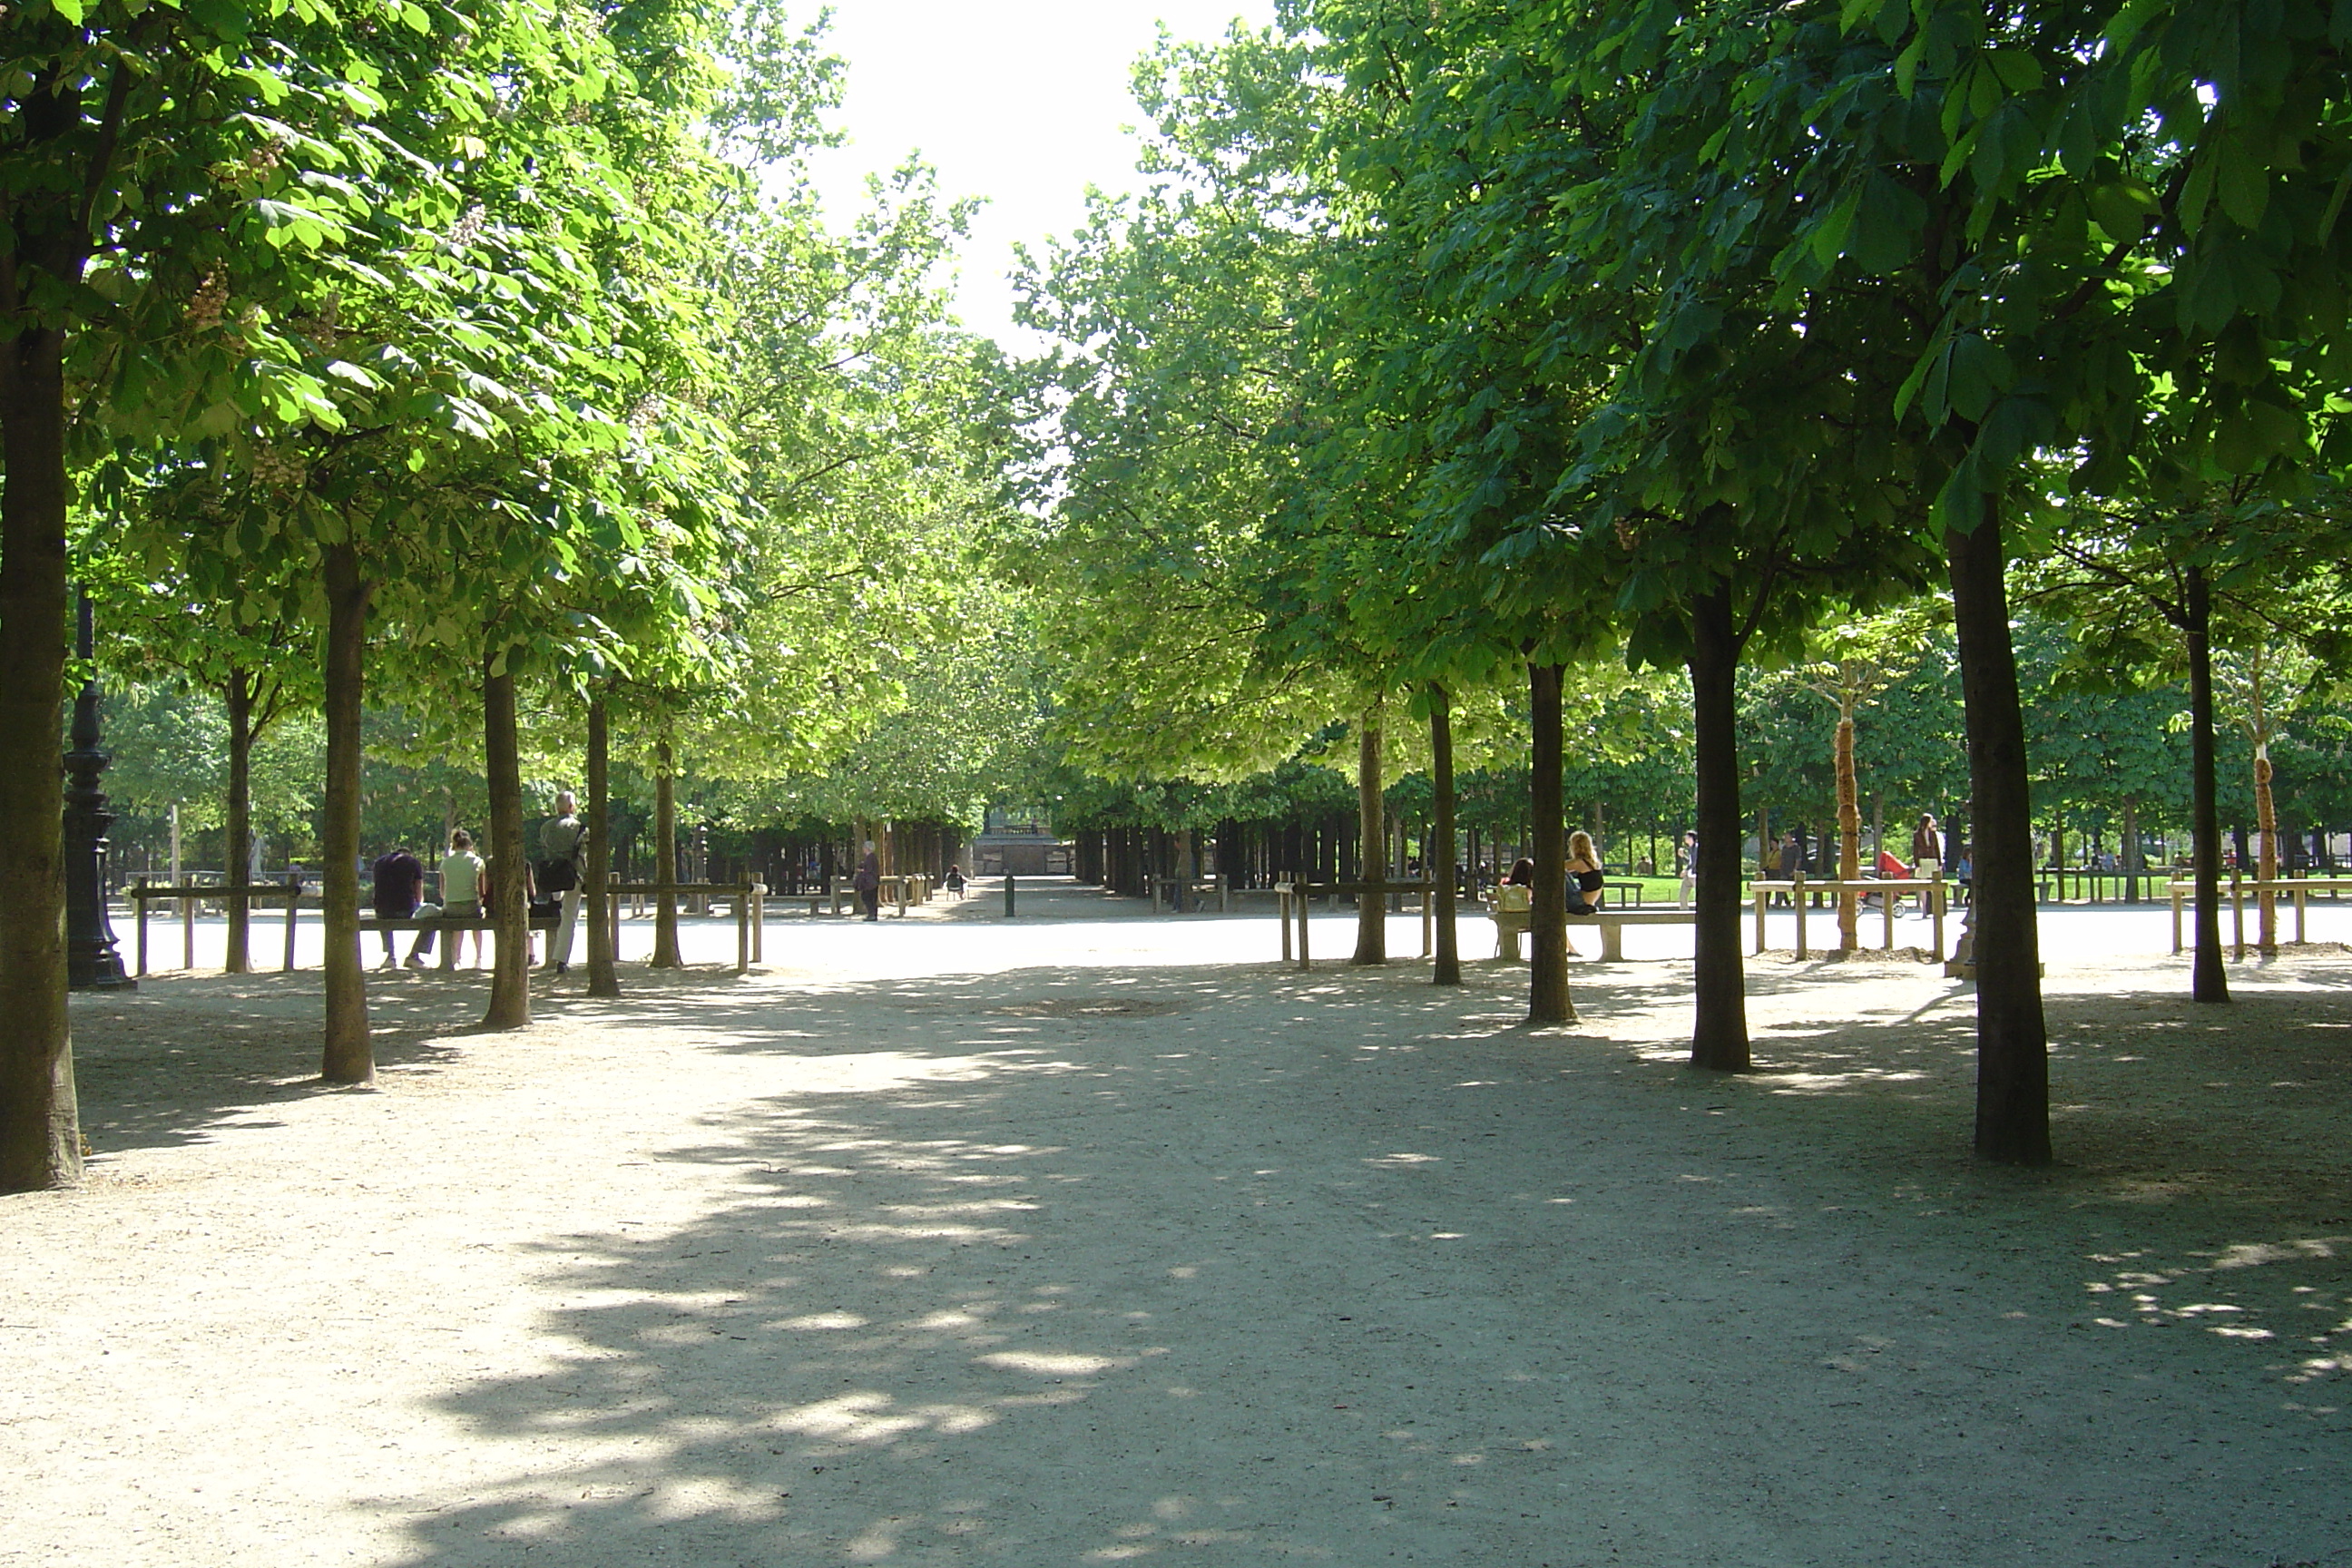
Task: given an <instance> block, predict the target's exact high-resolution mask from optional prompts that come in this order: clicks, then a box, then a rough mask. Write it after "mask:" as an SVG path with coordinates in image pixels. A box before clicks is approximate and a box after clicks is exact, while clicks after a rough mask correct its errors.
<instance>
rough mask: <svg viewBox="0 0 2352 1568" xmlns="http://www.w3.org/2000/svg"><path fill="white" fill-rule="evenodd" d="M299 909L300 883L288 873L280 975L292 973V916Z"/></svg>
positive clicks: (300, 900)
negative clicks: (284, 931) (283, 950)
mask: <svg viewBox="0 0 2352 1568" xmlns="http://www.w3.org/2000/svg"><path fill="white" fill-rule="evenodd" d="M301 907H302V884H301V881H300V880H299V879H298V878H296V877H295V876H294V875H293V874H292V873H290V872H289V873H288V875H287V878H286V962H285V963H283V964H281V965H279V967H278V973H281V974H291V973H294V916H295V912H296V911H297V910H299V909H300V908H301Z"/></svg>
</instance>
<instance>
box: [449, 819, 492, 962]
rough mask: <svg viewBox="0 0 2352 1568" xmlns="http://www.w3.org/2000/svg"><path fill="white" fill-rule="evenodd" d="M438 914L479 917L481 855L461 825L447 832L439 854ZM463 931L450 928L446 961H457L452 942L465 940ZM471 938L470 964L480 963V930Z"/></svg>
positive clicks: (469, 918)
mask: <svg viewBox="0 0 2352 1568" xmlns="http://www.w3.org/2000/svg"><path fill="white" fill-rule="evenodd" d="M441 918H442V919H444V920H448V921H478V920H480V919H481V918H482V858H481V857H480V856H478V855H477V854H475V853H474V836H473V835H472V834H470V833H468V832H467V831H466V830H465V829H464V828H462V827H460V828H458V829H457V831H456V832H455V833H452V834H451V835H449V853H448V854H446V855H444V856H443V857H442V858H441ZM472 935H473V938H474V967H475V968H477V969H479V968H480V967H482V933H481V931H480V930H479V929H477V930H475V931H473V932H472ZM466 937H467V932H465V931H452V932H450V933H449V941H450V942H451V943H452V944H453V945H452V946H451V947H450V948H449V950H448V952H449V962H450V963H457V947H456V946H455V945H454V944H455V943H457V942H464V941H465V940H466Z"/></svg>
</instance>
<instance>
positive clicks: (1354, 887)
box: [1274, 882, 1436, 969]
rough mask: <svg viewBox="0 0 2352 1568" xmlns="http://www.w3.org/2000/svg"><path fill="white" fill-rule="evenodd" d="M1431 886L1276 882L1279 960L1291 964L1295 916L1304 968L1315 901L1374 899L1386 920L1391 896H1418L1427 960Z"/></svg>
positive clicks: (1424, 884) (1432, 949)
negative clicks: (1309, 909)
mask: <svg viewBox="0 0 2352 1568" xmlns="http://www.w3.org/2000/svg"><path fill="white" fill-rule="evenodd" d="M1433 886H1434V885H1433V884H1432V883H1429V882H1276V884H1275V885H1274V901H1275V912H1276V914H1277V915H1279V916H1280V917H1281V920H1282V961H1283V962H1284V963H1289V962H1290V917H1291V913H1292V911H1293V910H1296V911H1297V915H1298V967H1299V968H1301V969H1305V968H1307V907H1308V906H1309V905H1310V904H1311V903H1312V902H1313V901H1314V900H1317V899H1328V898H1331V897H1333V896H1335V895H1337V896H1340V897H1354V898H1368V897H1375V896H1377V897H1378V898H1379V899H1380V900H1381V903H1382V905H1383V908H1382V910H1381V917H1382V918H1383V919H1385V918H1387V913H1388V911H1387V909H1386V907H1385V906H1386V903H1387V900H1388V897H1389V895H1390V894H1391V893H1419V894H1420V895H1421V956H1422V957H1423V958H1427V957H1428V956H1429V955H1430V954H1431V953H1432V952H1435V951H1436V949H1435V948H1434V947H1433V945H1432V943H1431V941H1430V921H1431V920H1432V919H1433V911H1432V910H1431V907H1430V906H1431V905H1432V903H1433V902H1434V900H1432V899H1431V898H1430V896H1429V895H1430V893H1431V891H1432V889H1433Z"/></svg>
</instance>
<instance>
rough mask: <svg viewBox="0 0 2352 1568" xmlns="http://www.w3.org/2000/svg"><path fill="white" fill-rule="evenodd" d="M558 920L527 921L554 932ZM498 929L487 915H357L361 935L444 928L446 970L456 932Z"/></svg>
mask: <svg viewBox="0 0 2352 1568" xmlns="http://www.w3.org/2000/svg"><path fill="white" fill-rule="evenodd" d="M558 923H559V920H558V917H557V916H554V915H542V916H540V917H538V918H536V919H534V920H532V921H530V929H531V930H532V931H553V930H554V929H555V928H556V926H557V924H558ZM498 929H499V922H498V921H494V920H492V919H491V918H490V917H489V916H488V915H477V916H475V917H474V918H473V919H471V920H451V919H450V918H449V917H448V916H446V915H425V916H423V917H421V918H420V917H418V916H415V915H404V916H401V917H400V918H399V919H396V920H395V919H392V918H390V917H388V916H384V915H362V916H361V917H360V934H361V935H362V936H365V935H367V934H368V933H369V932H370V931H447V932H448V933H449V936H450V940H449V941H447V942H443V943H442V944H441V967H442V968H443V969H447V970H454V969H456V968H457V940H456V939H457V934H458V933H459V932H461V931H496V930H498Z"/></svg>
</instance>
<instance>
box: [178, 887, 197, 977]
mask: <svg viewBox="0 0 2352 1568" xmlns="http://www.w3.org/2000/svg"><path fill="white" fill-rule="evenodd" d="M180 943H181V947H180V967H181V968H183V969H194V967H195V966H196V900H194V899H193V898H190V897H189V896H188V895H187V894H185V893H183V894H181V895H180Z"/></svg>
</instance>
